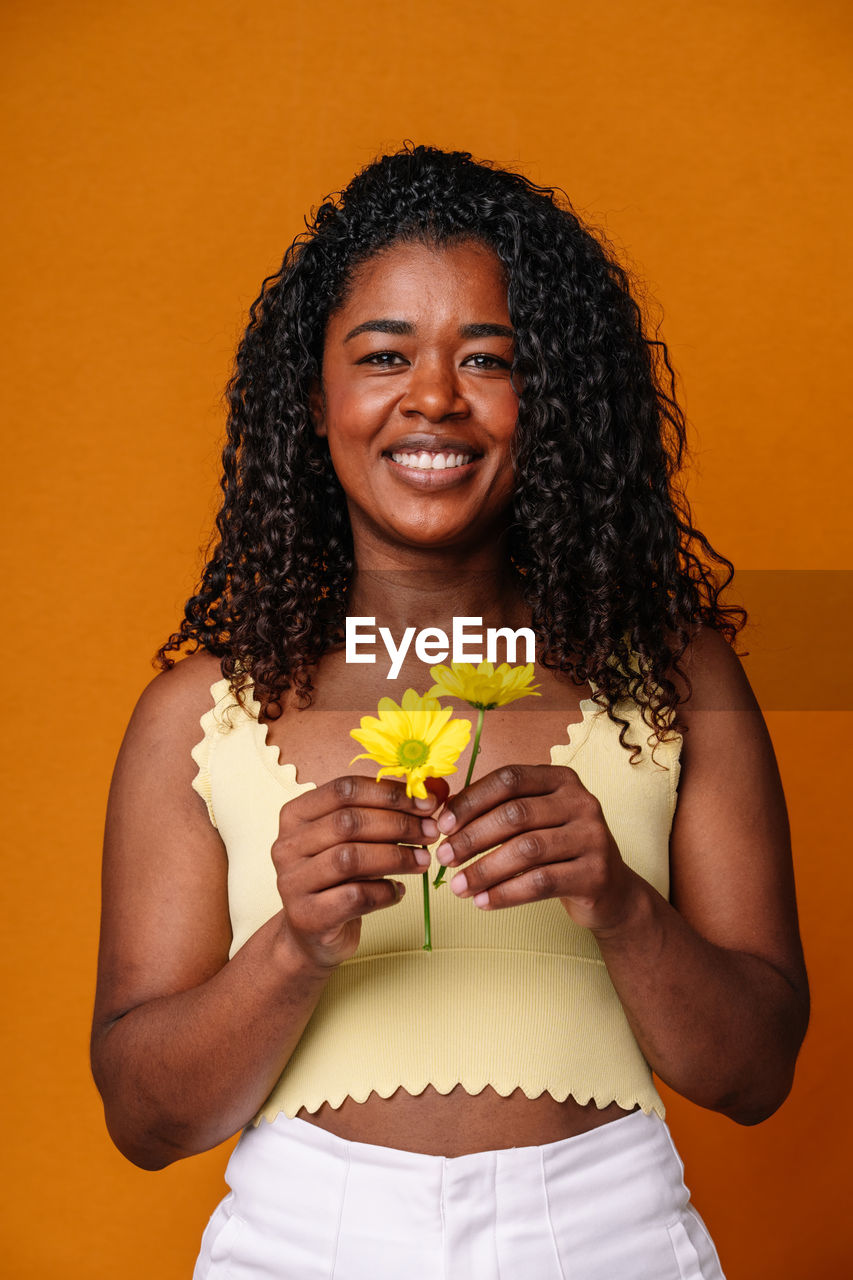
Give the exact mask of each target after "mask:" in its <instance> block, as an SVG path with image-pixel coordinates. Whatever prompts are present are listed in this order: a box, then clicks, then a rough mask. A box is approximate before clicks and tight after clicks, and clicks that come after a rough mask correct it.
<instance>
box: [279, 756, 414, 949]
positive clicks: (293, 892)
mask: <svg viewBox="0 0 853 1280" xmlns="http://www.w3.org/2000/svg"><path fill="white" fill-rule="evenodd" d="M436 804H437V801H436V799H435V797H434V796H432V795H430V796H429V797H428V798H427V799H426V800H415V799H412V798H410V797H409V796H407V795H406V787H405V784H404V783H402V782H392V781H391V780H390V779H387V778H383V779H381V780H380V781H378V782H375V781H373V779H371V778H366V777H360V776H358V775H355V774H349V775H345V776H343V777H340V778H333V779H332V781H331V782H327V783H325V784H324V785H323V786H322V787H317V788H315V789H314V790H313V791H305V792H303V793H302V795H300V796H297V797H296V798H295V799H293V800H289V801H288V802H287V804H285V805H283V806H282V810H281V817H280V820H279V834H278V839H277V840H276V841H275V843H274V844H273V847H272V858H273V862H274V864H275V869H276V874H277V877H278V891H279V894H280V895H281V901H282V905H283V908H284V921H285V926H286V930H287V933H288V935H289V937H290V938H291V940H292V942H293V943H294V944H295V945H296V946H297V947H298V948H299V949H300V950H301V951H302V952H303V953H304V954H305V955H306V956H307V957H308V959H309V961H310V962H311V963H312V964H314V965H316V966H317V967H318V968H319V969H333V968H335V967H336V966H337V965H339V964H341V963H342V962H343V961H344V960H348V959H349V958H350V956H352V955H353V954H354V953H355V951H356V949H357V947H358V943H359V939H360V937H361V917H362V916H364V915H367V913H368V912H370V911H378V910H380V909H381V908H383V907H390V906H393V905H394V904H395V903H397V902H399V901H400V898H401V897H402V896H403V893H404V892H405V886H404V885H403V884H402V883H401V882H400V881H396V880H389V879H385V878H384V877H386V876H390V875H423V874H424V872H425V871H426V870H427V869H428V867H429V863H430V856H429V853H428V852H427V850H426V849H425V848H424V835H423V831H422V829H421V818H423V817H427V816H428V815H429V814H430V813H431V812H432V810H433V809H434V808H435V807H436ZM407 846H415V847H413V848H411V847H407Z"/></svg>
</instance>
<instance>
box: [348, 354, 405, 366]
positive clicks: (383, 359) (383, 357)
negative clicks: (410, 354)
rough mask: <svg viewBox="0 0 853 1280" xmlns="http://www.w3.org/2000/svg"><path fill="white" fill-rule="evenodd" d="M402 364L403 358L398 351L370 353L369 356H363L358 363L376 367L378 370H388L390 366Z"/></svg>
mask: <svg viewBox="0 0 853 1280" xmlns="http://www.w3.org/2000/svg"><path fill="white" fill-rule="evenodd" d="M398 361H400V362H402V361H403V357H402V356H401V355H400V353H399V351H371V353H370V355H367V356H364V357H363V358H362V359H361V360H359V361H358V363H359V364H372V365H378V366H379V368H388V367H389V366H390V365H393V364H396V363H397V362H398Z"/></svg>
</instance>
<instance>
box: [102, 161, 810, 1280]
mask: <svg viewBox="0 0 853 1280" xmlns="http://www.w3.org/2000/svg"><path fill="white" fill-rule="evenodd" d="M228 399H229V422H228V440H227V443H226V447H225V450H224V453H223V479H222V490H223V502H222V508H221V511H220V513H219V515H218V517H217V522H216V523H217V530H218V535H219V537H218V541H217V542H216V545H215V546H214V547H213V549H212V552H211V554H210V558H209V560H208V563H207V564H206V566H205V568H204V572H203V575H202V580H201V582H200V584H199V587H198V590H197V592H196V594H195V595H193V597H192V598H191V599H190V600H189V601H188V602H187V604H186V607H185V612H184V618H183V621H182V623H181V626H180V628H179V629H178V631H177V632H176V633H175V634H174V635H173V636H171V637H170V638H169V640H168V641H167V642H166V643H165V644H164V645H163V646H162V647H161V649H160V650H159V652H158V655H157V659H158V662H159V665H160V667H161V672H160V674H159V675H158V676H157V677H156V678H155V679H154V680H153V681H152V682H151V684H150V685H149V686H148V688H147V689H146V690H145V691H144V692H143V694H142V696H141V698H140V700H139V703H138V705H137V708H136V710H135V712H134V715H133V718H132V720H131V723H130V725H129V727H128V730H127V734H126V736H125V740H124V742H123V744H122V749H121V752H120V755H119V759H118V762H117V764H116V769H115V774H114V778H113V785H112V788H111V792H110V803H109V811H108V815H107V827H106V841H105V850H104V906H103V914H102V936H101V951H100V962H99V977H98V993H97V999H96V1009H95V1018H94V1024H93V1032H92V1063H93V1069H94V1072H95V1077H96V1080H97V1083H98V1085H99V1088H100V1090H101V1093H102V1096H103V1099H104V1106H105V1112H106V1118H107V1124H108V1126H109V1129H110V1133H111V1134H112V1136H113V1138H114V1140H115V1142H116V1144H117V1145H118V1146H119V1147H120V1149H121V1150H122V1151H123V1152H124V1153H125V1154H126V1155H127V1156H128V1157H129V1158H130V1159H131V1160H133V1161H135V1162H136V1163H137V1164H139V1165H142V1166H143V1167H145V1168H160V1167H162V1166H164V1165H166V1164H169V1163H170V1162H172V1161H174V1160H178V1159H180V1158H182V1157H184V1156H187V1155H191V1154H193V1153H195V1152H198V1151H203V1150H206V1149H208V1148H210V1147H212V1146H215V1145H216V1144H217V1143H219V1142H222V1141H224V1140H225V1139H226V1138H228V1137H230V1136H231V1135H232V1134H234V1133H236V1132H238V1131H240V1130H242V1134H241V1137H240V1141H239V1143H238V1144H237V1147H236V1149H235V1151H234V1154H233V1156H232V1158H231V1161H230V1163H229V1166H228V1171H227V1181H228V1182H229V1184H230V1188H231V1189H230V1192H229V1194H228V1195H227V1196H226V1197H225V1199H224V1200H223V1201H222V1203H221V1204H220V1205H219V1206H218V1208H217V1209H216V1210H215V1212H214V1214H213V1216H212V1218H211V1220H210V1223H209V1224H208V1228H207V1230H206V1231H205V1233H204V1237H203V1241H202V1247H201V1252H200V1255H199V1259H198V1263H197V1266H196V1271H195V1277H196V1280H225V1278H226V1277H229V1278H230V1280H242V1278H246V1280H248V1277H249V1276H252V1277H254V1278H255V1280H278V1278H279V1277H281V1278H284V1277H298V1280H315V1278H316V1280H319V1278H320V1277H323V1278H324V1280H365V1278H367V1277H369V1278H370V1280H399V1277H400V1276H401V1275H406V1276H407V1277H409V1278H410V1280H439V1277H441V1278H442V1280H462V1278H463V1277H464V1280H497V1277H498V1276H500V1275H504V1276H510V1275H512V1276H514V1275H516V1274H525V1273H529V1274H531V1275H534V1276H536V1277H537V1280H564V1277H566V1276H568V1275H571V1276H572V1277H574V1278H575V1280H641V1278H647V1277H654V1280H685V1278H686V1277H691V1280H697V1278H699V1277H701V1278H702V1280H719V1278H720V1277H721V1276H722V1274H723V1273H722V1270H721V1268H720V1263H719V1259H718V1258H717V1255H716V1251H715V1249H714V1246H713V1244H712V1242H711V1239H710V1237H709V1235H708V1232H707V1230H706V1229H705V1226H704V1224H703V1222H702V1220H701V1218H700V1217H699V1215H698V1213H697V1212H696V1210H695V1209H694V1208H693V1206H692V1204H691V1202H690V1198H689V1194H688V1191H687V1189H686V1187H685V1184H684V1181H683V1177H682V1167H681V1164H680V1160H679V1158H678V1155H677V1153H676V1151H675V1148H674V1146H673V1144H672V1139H671V1137H670V1135H669V1130H668V1129H667V1126H666V1124H665V1121H664V1108H663V1103H662V1100H661V1097H660V1094H659V1093H658V1091H657V1088H656V1085H655V1074H657V1076H659V1077H660V1078H661V1079H662V1080H664V1081H665V1082H666V1083H667V1084H668V1085H670V1086H671V1087H672V1088H673V1089H675V1090H677V1091H678V1092H679V1093H681V1094H682V1095H683V1096H685V1097H686V1098H689V1099H691V1100H692V1101H693V1102H695V1103H697V1104H698V1105H700V1106H704V1107H708V1108H711V1109H713V1110H715V1111H718V1112H720V1113H722V1114H724V1115H727V1116H729V1117H731V1118H732V1119H734V1120H736V1121H738V1122H739V1123H743V1124H754V1123H757V1122H759V1121H761V1120H763V1119H764V1118H766V1117H767V1116H768V1115H770V1114H771V1113H772V1112H773V1111H774V1110H775V1109H776V1108H777V1107H778V1106H780V1105H781V1103H782V1102H783V1101H784V1099H785V1097H786V1095H787V1093H788V1091H789V1089H790V1087H791V1081H792V1077H793V1071H794V1064H795V1061H796V1057H797V1053H798V1050H799V1046H800V1043H801V1040H802V1037H803V1034H804V1031H805V1027H806V1023H807V1019H808V986H807V981H806V975H805V970H804V966H803V958H802V952H801V948H800V941H799V934H798V927H797V913H796V904H795V899H794V890H793V877H792V871H791V851H790V844H789V835H788V826H787V818H786V812H785V801H784V797H783V794H782V789H781V785H780V781H779V775H778V771H777V769H776V763H775V759H774V755H773V749H772V746H771V744H770V739H769V736H768V734H767V730H766V727H765V725H764V721H763V719H762V716H761V713H760V711H759V709H758V707H757V704H756V702H755V699H754V697H753V695H752V691H751V690H750V687H749V684H748V682H747V680H746V677H745V676H744V674H743V671H742V669H741V667H740V664H739V662H738V660H737V657H736V656H735V655H734V653H733V651H732V648H731V642H732V641H733V640H734V638H735V636H736V633H737V631H738V629H739V626H740V625H742V622H743V611H742V610H738V609H736V608H733V607H723V606H722V605H721V604H720V603H719V595H720V591H721V589H722V587H723V586H725V585H726V583H727V582H728V581H729V580H730V577H731V573H732V566H731V565H730V563H729V561H728V560H726V559H725V558H724V557H722V556H720V555H719V554H718V553H717V552H715V551H714V550H713V548H712V547H711V546H710V545H709V543H708V541H707V539H705V537H704V536H703V535H702V534H701V533H700V532H699V531H698V530H697V529H696V528H694V526H693V524H692V521H691V517H690V511H689V507H688V504H687V502H686V500H685V499H684V497H683V494H682V493H681V490H680V488H679V484H678V472H679V467H680V464H681V461H682V453H683V449H684V438H685V427H684V419H683V415H682V413H681V411H680V409H679V407H678V404H677V402H676V399H675V394H674V383H673V377H672V373H671V369H670V365H669V360H668V356H667V351H666V347H665V346H664V345H663V343H662V342H660V341H659V340H657V339H654V338H650V337H649V336H647V333H646V330H645V322H644V318H643V316H642V313H641V311H640V309H639V308H638V306H637V304H636V303H635V301H634V299H633V298H632V296H631V291H630V288H629V282H628V279H627V276H626V274H625V272H624V270H623V269H622V268H621V267H620V266H619V264H618V263H617V262H616V261H615V260H614V258H613V257H612V255H611V254H610V253H609V251H608V249H607V247H606V246H605V245H604V244H603V243H602V242H601V241H600V240H599V239H597V238H596V237H595V236H593V235H592V234H591V233H590V232H589V231H588V230H587V229H586V228H585V227H584V226H583V225H582V224H581V222H580V221H579V220H578V218H577V217H576V216H575V214H574V213H573V212H572V210H571V208H570V207H569V205H568V202H567V201H566V200H565V198H564V197H562V196H558V195H557V194H556V193H555V192H554V191H552V190H550V189H547V188H541V187H537V186H535V185H534V184H532V183H530V182H529V181H528V180H527V179H525V178H524V177H523V176H521V175H520V174H516V173H511V172H508V171H506V170H502V169H498V168H495V167H493V166H491V165H488V164H481V163H477V162H475V161H473V160H472V158H471V157H470V156H469V155H468V154H467V153H463V152H451V153H446V152H442V151H438V150H435V149H431V148H424V147H410V148H407V149H405V150H404V151H402V152H399V153H397V154H395V155H390V156H385V157H383V158H381V159H380V160H378V161H376V162H375V163H374V164H372V165H370V166H368V168H367V169H366V170H364V172H362V173H360V174H358V175H357V176H356V177H355V178H354V179H353V180H352V182H351V183H350V185H349V186H348V187H347V189H346V190H345V191H344V192H342V193H340V195H338V196H336V197H334V198H329V199H328V200H326V201H325V202H324V203H323V204H322V205H321V206H320V208H319V209H318V210H317V212H316V214H315V215H314V217H313V219H312V221H311V222H310V224H309V227H308V231H307V232H306V233H305V234H304V235H302V236H299V237H298V238H297V239H296V240H295V241H294V242H293V244H292V245H291V247H290V248H289V249H288V251H287V253H286V255H285V258H284V262H283V264H282V267H281V270H280V271H279V272H278V273H277V274H276V275H275V276H273V277H272V278H270V279H269V280H267V281H266V282H265V283H264V286H263V288H262V291H261V294H260V296H259V298H258V299H257V301H256V302H255V304H254V306H253V307H252V310H251V315H250V321H249V325H248V328H247V331H246V334H245V337H244V339H243V341H242V342H241V344H240V348H239V351H238V353H237V360H236V368H235V372H234V376H233V378H232V380H231V383H230V385H229V390H228ZM720 570H721V571H722V572H721V573H719V571H720ZM719 577H722V579H723V581H722V582H721V581H719ZM474 620H476V622H477V623H478V624H479V630H480V633H481V634H482V633H485V634H486V635H487V636H490V637H492V636H494V637H503V638H510V637H514V638H515V641H520V639H521V638H524V639H525V640H528V641H529V642H530V644H531V646H532V647H533V648H534V649H535V663H531V665H530V666H529V668H525V670H524V672H523V673H515V674H514V675H513V674H512V673H510V672H507V671H504V670H501V671H500V672H498V673H492V675H491V676H489V679H490V680H491V679H494V678H495V677H496V676H500V680H501V682H502V684H503V685H504V688H503V693H502V694H500V696H499V695H498V694H494V696H492V694H493V693H494V690H492V693H490V694H489V696H488V697H486V694H485V693H483V690H482V689H480V691H479V693H480V695H482V696H479V695H478V696H476V697H474V696H473V694H476V693H477V688H475V684H476V680H478V679H480V678H481V677H483V678H485V676H488V675H489V673H488V672H485V673H483V672H481V673H479V674H478V675H477V677H476V679H475V676H474V674H473V673H468V676H467V677H466V680H461V679H459V678H457V677H458V676H459V673H458V672H457V673H456V674H455V675H454V673H453V672H447V671H442V670H441V669H438V668H437V669H436V677H438V676H441V681H440V682H439V683H438V684H436V685H435V687H432V686H433V677H432V676H430V674H429V666H430V664H431V663H432V662H434V661H436V660H437V658H436V656H435V653H434V650H433V649H432V648H431V646H432V645H434V644H435V643H436V642H437V641H439V640H441V639H442V638H443V639H444V641H445V642H446V641H447V638H448V637H449V636H451V635H452V636H453V637H454V642H455V639H456V637H457V634H462V635H463V636H464V635H465V627H466V626H470V625H473V622H474ZM367 624H370V626H371V627H373V628H374V633H376V632H378V634H379V635H380V636H382V637H383V639H386V645H387V639H388V638H390V637H395V636H399V637H402V638H403V639H401V640H400V643H399V644H395V646H394V655H395V658H394V664H393V671H392V673H391V675H392V677H393V678H391V679H389V678H388V675H387V673H386V670H385V668H384V667H383V666H381V665H377V664H376V663H371V662H370V661H364V660H363V655H362V657H361V658H360V659H359V660H354V655H353V654H352V652H351V649H350V646H349V645H348V644H347V643H346V642H347V639H348V638H351V637H352V635H353V632H354V631H357V628H358V626H359V625H367ZM460 626H461V632H460V631H459V628H460ZM415 636H417V637H418V639H417V640H416V642H415V643H414V644H411V643H408V644H404V642H403V641H404V639H405V638H406V637H408V638H409V641H411V640H412V638H413V637H415ZM185 645H190V646H191V647H192V649H193V652H192V653H190V654H189V655H188V656H187V657H186V659H185V660H184V661H181V662H178V663H175V661H174V658H173V657H172V656H171V655H172V654H173V653H175V652H176V651H178V650H181V649H182V648H183V647H184V646H185ZM389 652H390V648H389ZM456 656H457V657H458V656H459V655H456ZM528 656H530V657H532V656H534V655H532V654H531V655H528ZM460 660H462V661H465V660H466V659H465V658H461V659H460ZM522 675H523V680H524V683H525V685H527V682H529V681H535V683H533V684H530V685H529V688H530V690H531V691H533V690H535V695H536V696H535V697H532V698H529V699H525V701H524V702H519V699H520V698H521V697H522V694H521V693H520V692H519V690H520V688H521V683H520V682H521V676H522ZM472 680H474V684H472V683H471V681H472ZM513 690H515V692H514V693H513ZM384 695H390V696H388V697H387V698H385V700H384V701H382V699H383V697H384ZM439 695H440V696H441V697H442V698H446V699H447V701H448V704H450V703H453V702H455V703H456V704H457V706H456V709H458V710H459V711H461V712H462V714H463V715H464V712H465V708H466V701H467V702H470V703H471V705H473V706H474V707H475V708H478V709H479V710H478V729H479V727H481V724H482V718H483V713H484V709H485V708H486V707H488V708H489V710H488V715H489V732H488V734H487V735H485V737H486V739H487V742H486V744H485V745H482V743H481V740H480V736H479V732H475V734H474V740H473V742H471V743H469V745H468V746H467V747H466V746H465V744H466V743H468V741H469V732H468V731H469V729H470V721H468V720H464V721H463V720H461V719H460V720H456V721H451V720H450V713H451V710H452V708H451V706H450V705H443V706H442V705H441V704H440V703H439V702H438V697H439ZM377 704H379V710H380V715H379V717H378V718H377V717H372V716H370V715H367V714H365V713H367V712H368V711H370V710H372V708H374V707H376V706H377ZM528 708H529V709H528ZM359 717H361V721H362V724H361V729H360V730H356V731H355V733H356V736H357V737H358V740H359V741H360V742H361V743H362V745H363V746H365V747H367V748H368V752H367V754H368V755H369V756H370V758H371V759H372V760H374V761H378V762H379V765H380V769H381V771H382V773H386V772H387V771H388V770H393V771H394V772H393V774H392V776H391V777H388V776H384V777H380V778H374V777H372V776H366V775H365V774H362V773H359V774H354V773H353V772H352V764H353V762H352V736H351V734H352V731H353V727H354V725H355V724H356V723H357V721H358V719H359ZM451 726H455V727H451ZM478 744H479V754H477V752H478ZM463 748H465V750H464V751H463V754H462V755H461V756H459V757H458V760H456V757H457V756H458V753H459V751H460V750H462V749H463ZM466 752H467V756H466ZM431 753H433V754H431ZM472 753H473V756H472ZM474 756H475V757H476V761H477V768H476V775H477V776H476V780H475V781H473V782H469V783H468V784H467V785H464V786H462V787H460V788H459V789H458V790H457V792H456V794H452V795H450V796H449V797H448V796H446V795H445V794H444V792H443V790H441V788H438V789H436V790H433V791H430V788H429V786H428V785H427V783H428V782H430V783H431V782H433V781H434V779H432V778H430V772H431V771H432V773H435V774H439V775H441V776H442V777H452V776H453V774H454V773H455V772H456V769H457V768H459V770H460V773H459V774H458V775H457V778H456V779H454V780H455V781H457V782H458V777H461V776H464V775H463V774H462V773H461V769H464V768H467V769H468V776H469V778H470V777H472V776H473V772H472V770H471V766H472V764H473V757H474ZM454 760H456V764H454V763H453V761H454ZM402 774H405V776H406V784H404V783H403V782H401V781H398V780H395V779H396V778H398V777H399V776H400V775H402ZM421 775H423V776H421ZM424 792H426V794H425V795H424V794H422V793H424ZM441 867H447V868H448V869H449V871H450V872H451V878H450V880H449V888H440V889H439V890H438V891H437V892H436V893H435V894H434V899H435V907H434V915H433V919H434V923H435V929H436V939H437V945H435V946H434V947H433V949H432V951H429V952H427V951H425V950H424V949H423V946H422V940H423V935H422V916H421V913H420V910H419V904H418V901H417V899H418V898H419V897H420V894H415V893H412V894H409V895H405V896H404V889H405V883H404V881H405V880H406V879H408V878H409V877H412V876H420V877H423V876H424V874H428V875H429V877H430V880H433V878H434V877H435V876H436V873H437V872H438V871H439V869H440V868H441ZM400 877H403V879H400Z"/></svg>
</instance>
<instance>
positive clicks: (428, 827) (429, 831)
mask: <svg viewBox="0 0 853 1280" xmlns="http://www.w3.org/2000/svg"><path fill="white" fill-rule="evenodd" d="M421 831H422V832H423V833H424V835H425V836H426V837H427V838H428V839H430V840H434V839H435V837H436V836H437V835H438V825H437V823H436V821H435V819H434V818H421Z"/></svg>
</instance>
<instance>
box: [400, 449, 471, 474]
mask: <svg viewBox="0 0 853 1280" xmlns="http://www.w3.org/2000/svg"><path fill="white" fill-rule="evenodd" d="M391 457H392V458H393V459H394V461H395V462H399V464H400V465H401V466H403V467H416V468H417V470H418V471H446V470H447V469H448V468H452V467H463V466H465V464H466V463H468V462H470V461H471V454H467V453H427V452H426V451H425V450H424V452H422V453H392V454H391Z"/></svg>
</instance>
